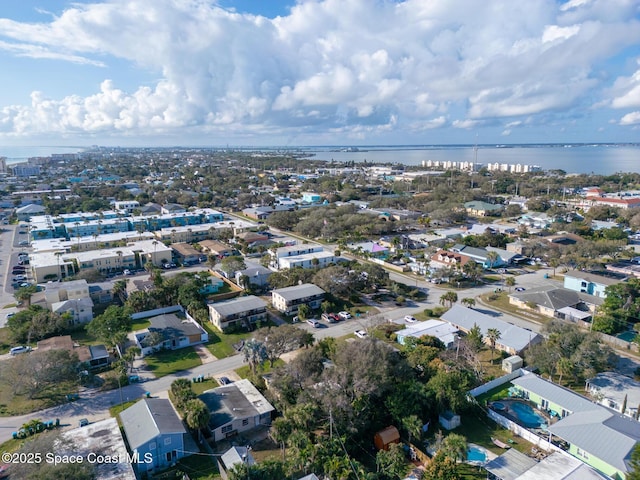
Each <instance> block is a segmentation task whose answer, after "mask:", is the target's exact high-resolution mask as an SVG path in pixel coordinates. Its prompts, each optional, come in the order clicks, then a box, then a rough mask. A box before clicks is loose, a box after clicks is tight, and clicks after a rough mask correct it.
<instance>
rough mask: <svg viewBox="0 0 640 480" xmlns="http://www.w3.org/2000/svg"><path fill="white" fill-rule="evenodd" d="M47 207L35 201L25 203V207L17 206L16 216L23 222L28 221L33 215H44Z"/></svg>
mask: <svg viewBox="0 0 640 480" xmlns="http://www.w3.org/2000/svg"><path fill="white" fill-rule="evenodd" d="M46 211H47V209H46V208H45V207H43V206H42V205H35V204H33V203H31V204H29V205H25V206H24V207H20V208H16V217H18V220H20V221H22V222H28V221H29V220H31V217H33V216H35V215H44V214H45V212H46Z"/></svg>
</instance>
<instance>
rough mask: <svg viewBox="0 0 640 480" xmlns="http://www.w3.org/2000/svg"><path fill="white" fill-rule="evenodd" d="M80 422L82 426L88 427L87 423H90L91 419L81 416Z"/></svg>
mask: <svg viewBox="0 0 640 480" xmlns="http://www.w3.org/2000/svg"><path fill="white" fill-rule="evenodd" d="M79 423H80V426H81V427H86V426H87V425H89V420H88V419H86V418H81V419H80V422H79Z"/></svg>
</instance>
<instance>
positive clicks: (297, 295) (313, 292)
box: [271, 283, 325, 315]
mask: <svg viewBox="0 0 640 480" xmlns="http://www.w3.org/2000/svg"><path fill="white" fill-rule="evenodd" d="M324 295H325V291H324V290H323V289H321V288H320V287H318V286H316V285H314V284H312V283H304V284H302V285H294V286H293V287H285V288H278V289H276V290H273V291H272V292H271V304H272V305H273V308H275V309H276V310H278V311H279V312H282V313H284V314H286V315H295V314H296V313H297V312H298V308H299V307H300V305H308V306H309V307H310V308H311V309H312V310H315V309H317V308H320V305H321V304H322V301H323V300H324Z"/></svg>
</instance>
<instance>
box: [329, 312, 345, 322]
mask: <svg viewBox="0 0 640 480" xmlns="http://www.w3.org/2000/svg"><path fill="white" fill-rule="evenodd" d="M329 316H330V317H331V318H333V321H334V322H339V321H340V320H342V319H341V318H340V316H338V315H336V314H335V313H330V314H329Z"/></svg>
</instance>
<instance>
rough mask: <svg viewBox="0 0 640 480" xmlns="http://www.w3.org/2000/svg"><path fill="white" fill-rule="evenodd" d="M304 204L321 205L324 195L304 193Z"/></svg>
mask: <svg viewBox="0 0 640 480" xmlns="http://www.w3.org/2000/svg"><path fill="white" fill-rule="evenodd" d="M302 202H303V203H320V202H322V195H320V194H319V193H313V192H304V193H303V194H302Z"/></svg>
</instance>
